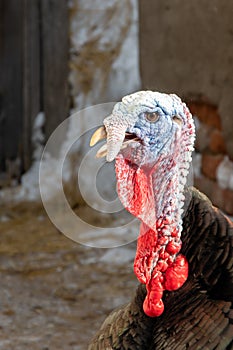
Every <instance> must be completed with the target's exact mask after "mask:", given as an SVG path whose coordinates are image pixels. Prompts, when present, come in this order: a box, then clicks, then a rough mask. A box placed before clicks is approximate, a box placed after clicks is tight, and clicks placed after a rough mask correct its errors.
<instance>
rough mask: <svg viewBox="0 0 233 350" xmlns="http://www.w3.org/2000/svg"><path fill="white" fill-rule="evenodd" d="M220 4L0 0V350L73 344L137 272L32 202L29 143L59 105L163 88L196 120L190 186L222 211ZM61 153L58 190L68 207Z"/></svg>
mask: <svg viewBox="0 0 233 350" xmlns="http://www.w3.org/2000/svg"><path fill="white" fill-rule="evenodd" d="M232 13H233V4H232V3H231V2H229V1H227V0H213V1H211V2H210V1H208V0H189V1H186V2H185V1H181V0H163V1H161V0H122V1H117V0H108V1H107V0H104V1H103V0H101V1H100V0H92V1H91V0H59V1H56V0H1V1H0V17H1V18H0V67H1V70H0V200H1V209H0V226H1V231H2V233H1V236H2V245H1V248H0V252H1V257H0V273H1V279H2V287H1V291H0V295H1V298H0V299H1V302H2V305H1V308H2V310H1V311H2V313H1V316H0V328H1V331H2V332H1V335H0V349H4V350H6V349H12V348H14V349H44V350H45V349H76V350H77V349H86V344H87V341H88V339H90V337H91V335H92V334H93V333H94V331H95V329H97V328H98V326H99V324H100V321H101V320H102V319H103V318H104V317H105V315H106V314H107V313H108V312H109V311H110V310H111V309H112V308H114V307H115V306H117V305H119V304H121V303H122V302H126V301H127V300H128V299H129V296H130V295H131V293H132V291H133V289H134V286H135V285H136V283H137V282H136V281H135V278H134V276H133V273H132V262H133V256H134V249H135V247H134V246H133V245H129V246H127V248H126V247H123V248H121V249H120V248H119V249H118V250H117V249H113V250H97V249H94V248H87V247H83V246H79V245H78V244H77V243H73V242H71V241H69V240H68V239H66V238H65V237H64V236H62V235H60V234H59V232H58V231H57V230H56V228H55V227H54V226H52V224H51V223H50V222H49V220H48V218H47V216H46V214H45V212H44V211H43V206H42V205H41V202H40V193H39V185H38V171H39V164H40V159H41V155H42V152H43V148H44V145H45V144H46V142H47V140H48V139H49V137H50V136H51V134H52V133H53V132H54V130H55V129H56V127H57V126H58V125H60V123H61V122H63V121H64V120H66V119H67V117H68V116H69V115H70V114H72V113H75V112H77V111H80V110H82V109H83V108H85V107H89V106H93V105H96V104H100V103H105V102H111V101H118V100H120V99H121V98H122V97H123V96H124V95H126V94H129V93H131V92H134V91H137V90H142V89H151V90H158V91H161V92H168V93H170V92H171V93H176V94H177V95H179V96H180V97H181V98H182V99H183V100H184V101H185V102H186V103H187V104H188V106H189V108H190V110H191V112H192V114H193V115H194V118H195V123H196V129H197V138H196V147H195V153H194V156H193V171H194V184H195V186H196V187H197V188H199V189H200V190H201V191H203V192H204V193H206V194H207V195H208V196H209V198H210V199H211V200H212V201H213V203H214V204H215V205H217V206H219V207H220V208H221V209H222V210H223V211H224V212H226V213H227V214H229V215H233V114H232V113H233V112H232V111H233V98H232V95H233V22H232ZM90 127H91V125H90ZM70 128H71V129H73V128H74V126H73V125H71V126H70ZM65 138H66V140H67V138H69V130H68V131H67V135H65ZM63 142H65V139H64V138H61V142H60V147H61V148H62V144H63ZM75 152H76V153H75V156H71V162H70V164H71V166H70V168H69V170H67V174H66V176H65V180H64V188H65V191H66V194H67V197H68V199H69V202H70V203H71V206H72V207H73V208H78V207H80V206H83V205H84V204H85V203H83V202H82V199H81V197H80V193H79V191H78V190H76V185H77V179H76V175H75V174H76V172H75V164H76V163H77V162H79V161H80V158H79V157H81V153H82V152H77V150H76V151H75ZM50 164H51V163H50ZM90 172H91V169H90ZM48 176H49V177H51V179H52V182H56V176H55V175H54V169H53V168H52V167H51V173H49V175H48ZM53 176H55V177H53ZM88 181H89V178H88V176H87V180H86V186H87V188H88V186H89V182H88ZM84 186H85V185H84ZM88 215H89V214H88ZM122 264H124V269H122ZM123 270H124V271H123Z"/></svg>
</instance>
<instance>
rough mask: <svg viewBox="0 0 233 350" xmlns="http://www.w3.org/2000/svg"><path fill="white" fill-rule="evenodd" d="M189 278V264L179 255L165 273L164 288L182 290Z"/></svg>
mask: <svg viewBox="0 0 233 350" xmlns="http://www.w3.org/2000/svg"><path fill="white" fill-rule="evenodd" d="M187 278H188V262H187V260H186V258H185V257H184V256H183V255H181V254H180V255H178V256H177V257H176V259H175V261H174V262H173V264H172V265H170V266H169V267H168V268H167V270H166V272H165V281H164V288H165V289H167V290H170V291H171V290H176V289H178V288H180V287H181V286H182V285H183V284H184V282H185V281H186V280H187Z"/></svg>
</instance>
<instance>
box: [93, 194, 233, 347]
mask: <svg viewBox="0 0 233 350" xmlns="http://www.w3.org/2000/svg"><path fill="white" fill-rule="evenodd" d="M185 197H186V203H187V209H186V214H185V216H184V218H183V231H182V242H183V245H182V249H181V253H182V254H183V255H185V256H186V258H187V259H188V262H189V277H188V280H187V281H186V283H185V284H184V285H183V287H181V288H180V289H179V290H176V291H174V292H166V293H165V294H164V304H165V311H164V313H163V314H162V315H161V316H160V317H157V318H151V317H148V316H146V315H145V313H144V312H143V309H142V304H143V301H144V299H145V296H146V290H145V286H144V285H140V286H139V287H138V289H137V291H136V295H135V297H134V298H133V300H132V301H131V303H129V304H128V305H126V306H124V307H120V308H118V309H117V310H115V311H113V312H112V313H111V314H110V315H109V316H108V317H107V319H106V320H105V321H104V323H103V325H102V327H101V328H100V330H99V331H98V333H97V334H96V335H95V337H94V339H93V340H92V343H91V345H90V346H89V348H88V350H111V349H114V350H126V349H128V350H130V349H131V350H136V349H138V350H139V349H140V350H186V349H188V350H198V349H203V350H233V243H232V242H233V224H232V222H231V221H230V220H229V219H228V218H227V217H226V216H224V215H223V214H222V213H221V211H220V210H218V209H216V208H215V207H213V206H212V204H211V202H210V201H209V200H208V199H207V197H205V196H204V195H202V194H201V193H200V192H198V191H197V190H196V189H194V188H192V189H188V190H186V192H185Z"/></svg>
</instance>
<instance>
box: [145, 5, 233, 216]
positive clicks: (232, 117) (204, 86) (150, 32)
mask: <svg viewBox="0 0 233 350" xmlns="http://www.w3.org/2000/svg"><path fill="white" fill-rule="evenodd" d="M232 13H233V3H232V2H230V1H227V0H213V1H211V2H210V1H208V0H189V1H182V0H164V1H158V0H156V1H154V0H147V1H144V0H139V14H140V22H139V24H140V28H139V39H140V40H139V46H140V66H141V79H142V86H143V88H144V89H152V90H158V91H165V92H175V93H176V94H177V95H179V96H181V97H182V98H183V99H184V100H186V101H187V102H189V106H190V108H191V111H192V112H193V113H194V114H195V115H196V116H197V119H196V120H197V126H198V130H197V142H196V151H197V154H196V155H195V167H196V169H194V173H195V174H198V176H196V180H195V184H196V186H197V187H199V188H200V190H202V191H203V192H205V193H206V194H207V195H208V196H209V197H210V199H211V200H212V201H213V202H214V204H216V205H218V206H220V207H221V208H222V209H223V210H225V211H226V212H227V213H229V214H233V163H232V161H233V112H232V111H233V98H232V95H233V45H232V40H233V21H232ZM198 121H199V122H198ZM199 167H200V168H199Z"/></svg>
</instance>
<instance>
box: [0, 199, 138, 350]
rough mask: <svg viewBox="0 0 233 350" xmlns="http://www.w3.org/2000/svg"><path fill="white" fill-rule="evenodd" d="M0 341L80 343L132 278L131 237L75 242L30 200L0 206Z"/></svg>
mask: <svg viewBox="0 0 233 350" xmlns="http://www.w3.org/2000/svg"><path fill="white" fill-rule="evenodd" d="M0 232H1V244H0V278H1V287H0V349H2V350H8V349H9V350H60V349H64V350H70V349H72V350H83V349H87V345H88V342H89V341H90V339H91V337H92V335H93V334H94V333H95V331H96V330H97V329H98V328H99V326H100V325H101V322H102V320H103V319H104V318H105V317H106V315H107V314H108V313H109V312H110V311H111V310H112V309H114V308H115V307H117V306H118V305H121V304H124V303H126V302H128V301H129V299H130V297H131V296H132V294H133V293H134V290H135V287H136V285H137V281H136V278H135V276H134V274H133V258H134V254H135V243H131V244H128V245H127V246H123V247H120V248H114V249H100V248H98V249H97V248H90V247H86V246H83V245H80V244H78V243H76V242H72V241H71V240H69V239H68V238H66V237H65V236H64V235H63V234H61V233H60V232H58V230H57V229H56V228H55V227H54V226H53V225H52V223H51V222H50V221H49V219H48V217H47V215H46V214H45V212H44V210H43V207H41V206H40V205H38V204H33V203H21V204H20V205H19V204H18V205H7V206H4V207H2V208H1V209H0Z"/></svg>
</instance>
